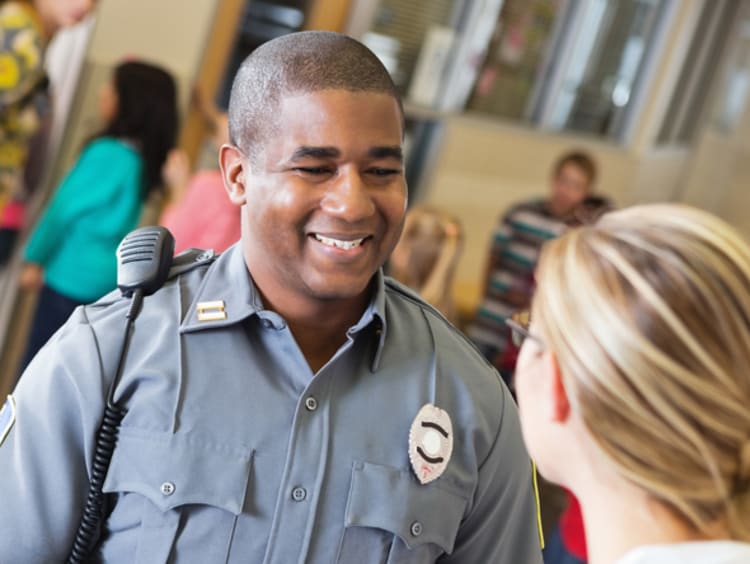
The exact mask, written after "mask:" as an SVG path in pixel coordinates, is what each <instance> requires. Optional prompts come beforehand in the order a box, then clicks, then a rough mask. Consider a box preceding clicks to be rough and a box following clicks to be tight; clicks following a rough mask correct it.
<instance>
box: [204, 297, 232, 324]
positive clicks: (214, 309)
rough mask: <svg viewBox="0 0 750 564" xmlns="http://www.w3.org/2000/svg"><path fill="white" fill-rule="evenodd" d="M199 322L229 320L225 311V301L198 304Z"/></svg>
mask: <svg viewBox="0 0 750 564" xmlns="http://www.w3.org/2000/svg"><path fill="white" fill-rule="evenodd" d="M197 308H198V321H221V320H222V319H226V318H227V312H226V311H224V300H214V301H212V302H198V306H197Z"/></svg>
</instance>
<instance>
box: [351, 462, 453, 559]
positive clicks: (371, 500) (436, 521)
mask: <svg viewBox="0 0 750 564" xmlns="http://www.w3.org/2000/svg"><path fill="white" fill-rule="evenodd" d="M465 509H466V499H465V498H464V497H462V496H461V495H459V494H458V493H455V492H453V491H449V490H448V489H446V488H444V487H442V486H441V485H439V482H432V483H430V484H427V485H422V484H420V483H418V482H417V479H416V478H415V477H414V476H412V474H411V472H409V471H408V470H400V469H398V468H393V467H390V466H383V465H380V464H372V463H369V462H355V463H354V468H353V470H352V483H351V487H350V490H349V500H348V501H347V506H346V526H347V527H374V528H378V529H383V530H386V531H389V532H391V533H393V534H396V535H398V536H399V537H400V538H401V540H403V541H404V543H405V544H406V545H407V546H408V547H409V548H413V547H415V546H418V545H421V544H425V543H433V544H436V545H437V546H439V547H440V548H441V549H443V551H444V552H446V553H447V554H450V553H451V552H453V545H454V543H455V541H456V535H457V533H458V527H459V525H460V523H461V519H462V517H463V514H464V511H465Z"/></svg>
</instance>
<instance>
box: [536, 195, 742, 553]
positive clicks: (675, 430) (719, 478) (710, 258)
mask: <svg viewBox="0 0 750 564" xmlns="http://www.w3.org/2000/svg"><path fill="white" fill-rule="evenodd" d="M537 280H538V287H537V290H536V295H535V298H534V304H533V314H532V315H533V316H534V317H535V319H536V321H537V322H538V323H539V327H540V329H541V331H542V334H543V335H544V337H545V339H546V341H547V343H548V345H549V347H550V349H551V350H553V351H555V353H556V354H557V358H558V362H559V364H560V367H561V371H562V374H563V382H564V386H565V388H566V390H567V391H568V395H569V396H570V400H571V405H572V408H573V409H574V410H576V411H577V412H578V413H579V414H580V415H581V417H582V419H583V421H584V423H585V425H586V427H587V428H588V431H589V433H590V434H591V436H592V437H593V438H594V440H595V441H596V443H597V444H598V446H599V447H600V448H601V450H602V451H603V452H604V453H605V455H606V456H607V457H608V458H609V459H610V461H611V462H612V463H613V464H614V466H615V468H616V469H617V471H618V472H619V473H620V474H621V475H622V476H624V477H625V478H626V479H628V480H629V481H631V482H632V483H634V484H636V485H637V486H639V487H640V488H642V489H643V490H644V491H646V492H647V493H648V494H649V495H650V496H651V497H652V498H654V499H656V500H658V501H659V502H661V503H662V504H664V505H665V506H666V507H668V508H670V509H671V510H672V511H673V512H675V514H676V515H678V516H679V517H680V518H682V519H683V520H684V521H686V522H687V523H689V524H690V525H691V526H692V527H694V528H695V530H697V531H699V532H701V533H704V534H709V533H710V531H711V530H712V528H713V527H715V526H716V524H721V525H726V526H728V529H729V531H730V535H731V537H732V538H735V539H740V540H750V249H749V248H748V246H747V245H746V244H745V243H744V242H743V241H742V239H741V237H740V236H739V234H738V233H737V232H736V231H735V230H734V229H732V228H731V227H730V226H729V225H727V224H726V223H724V222H723V221H721V220H719V219H718V218H716V217H714V216H712V215H711V214H708V213H706V212H703V211H699V210H697V209H693V208H690V207H687V206H682V205H676V204H654V205H645V206H637V207H633V208H629V209H626V210H623V211H619V212H613V213H610V214H607V215H605V216H603V217H602V219H601V220H600V221H599V222H598V223H597V224H595V225H590V226H585V227H580V228H578V229H573V230H571V231H569V232H568V233H567V234H566V235H564V236H563V237H561V238H559V239H556V240H554V241H551V242H550V243H548V244H547V246H546V247H545V248H544V250H543V252H542V256H541V259H540V264H539V268H538V271H537Z"/></svg>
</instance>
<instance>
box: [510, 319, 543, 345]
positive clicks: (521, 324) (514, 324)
mask: <svg viewBox="0 0 750 564" xmlns="http://www.w3.org/2000/svg"><path fill="white" fill-rule="evenodd" d="M505 324H506V325H507V326H508V327H510V337H511V340H512V341H513V344H514V345H515V346H517V347H518V348H519V349H520V348H521V345H523V342H524V341H525V340H526V339H527V338H529V339H532V340H534V341H536V342H537V343H538V344H539V345H540V346H541V347H542V348H544V341H542V340H541V339H540V338H539V337H537V336H535V335H532V334H531V333H530V332H529V325H531V312H530V311H529V310H527V309H525V310H522V311H517V312H515V313H514V314H513V315H511V316H510V317H509V318H507V319H506V320H505Z"/></svg>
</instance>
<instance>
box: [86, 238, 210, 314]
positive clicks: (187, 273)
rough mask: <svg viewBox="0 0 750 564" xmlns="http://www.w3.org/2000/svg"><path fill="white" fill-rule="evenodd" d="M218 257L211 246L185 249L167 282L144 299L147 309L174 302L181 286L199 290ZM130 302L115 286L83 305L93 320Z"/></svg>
mask: <svg viewBox="0 0 750 564" xmlns="http://www.w3.org/2000/svg"><path fill="white" fill-rule="evenodd" d="M218 256H219V255H218V254H216V253H215V252H214V251H212V250H210V249H208V250H206V249H195V248H190V249H186V250H184V251H183V252H181V253H180V254H179V255H177V256H175V257H174V258H173V259H172V265H171V267H170V269H169V274H168V276H167V279H166V281H165V282H164V284H163V285H162V286H161V287H160V288H159V289H158V290H156V291H155V292H154V293H153V294H152V295H150V296H147V297H146V298H144V304H146V305H147V306H148V307H144V309H147V310H151V309H153V308H154V307H156V308H157V309H160V308H161V309H163V308H164V307H168V306H170V305H172V304H174V303H175V302H174V300H172V297H171V296H172V295H173V294H174V292H175V291H178V290H179V289H180V288H182V289H183V290H188V291H190V290H191V289H192V290H193V291H195V290H197V288H198V287H199V285H200V283H201V281H202V279H203V277H204V276H205V274H206V272H207V270H208V268H209V267H210V266H211V265H212V264H213V263H214V262H215V261H216V259H217V258H218ZM129 304H130V298H129V297H127V296H124V295H123V293H122V292H121V291H120V290H119V289H116V290H113V291H111V292H110V293H108V294H106V295H105V296H103V297H102V298H100V299H99V300H97V301H95V302H94V303H92V304H89V305H87V306H84V309H85V311H86V315H87V317H88V318H89V319H90V320H104V319H107V318H109V317H110V316H112V315H113V314H116V312H118V311H120V310H126V309H127V308H128V307H129Z"/></svg>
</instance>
